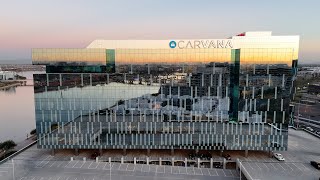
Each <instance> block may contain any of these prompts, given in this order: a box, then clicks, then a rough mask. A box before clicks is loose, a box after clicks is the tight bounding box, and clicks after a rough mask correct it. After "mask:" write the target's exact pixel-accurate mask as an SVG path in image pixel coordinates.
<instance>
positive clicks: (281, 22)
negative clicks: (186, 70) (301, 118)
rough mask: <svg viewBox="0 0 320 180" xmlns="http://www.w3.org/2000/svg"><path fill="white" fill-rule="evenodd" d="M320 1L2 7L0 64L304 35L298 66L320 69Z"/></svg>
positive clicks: (59, 1)
mask: <svg viewBox="0 0 320 180" xmlns="http://www.w3.org/2000/svg"><path fill="white" fill-rule="evenodd" d="M319 7H320V1H319V0H309V1H300V0H291V1H290V0H283V1H277V0H269V1H254V0H243V1H235V0H234V1H233V0H230V1H221V0H220V1H212V0H211V1H210V0H202V1H201V0H199V1H194V0H193V1H189V0H184V1H169V0H161V1H148V0H139V1H130V0H117V1H106V0H95V1H84V0H77V1H65V0H55V1H41V0H28V1H18V0H10V1H4V2H1V6H0V24H1V28H0V63H1V62H4V61H5V62H17V61H26V62H28V61H29V62H31V48H69V47H70V48H71V47H72V48H84V47H86V46H87V45H88V44H89V43H90V42H92V41H93V40H95V39H182V38H188V39H200V38H203V39H204V38H227V37H230V36H233V35H236V34H239V33H241V32H245V31H272V32H273V35H300V53H299V60H300V61H299V63H318V64H319V63H320V51H319V48H318V47H319V45H318V44H319V42H320V24H319V23H318V21H319V20H318V18H319V17H320V11H319V10H318V8H319Z"/></svg>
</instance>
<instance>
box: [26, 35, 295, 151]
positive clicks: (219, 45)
mask: <svg viewBox="0 0 320 180" xmlns="http://www.w3.org/2000/svg"><path fill="white" fill-rule="evenodd" d="M171 41H172V40H168V41H166V40H160V41H157V40H155V41H152V40H144V41H104V40H97V41H94V42H93V43H91V44H90V45H89V46H88V48H86V49H34V50H33V51H32V58H33V62H34V64H45V65H46V66H47V72H46V74H37V75H34V84H35V86H34V88H35V106H36V107H35V109H36V125H37V132H38V136H39V138H40V141H39V143H38V147H39V148H52V149H76V148H77V149H100V148H101V149H199V150H201V149H204V150H218V149H219V150H220V149H226V150H286V149H287V142H288V131H287V129H288V123H289V118H290V117H289V114H290V112H289V111H290V110H289V103H290V100H291V98H292V96H293V81H294V79H295V75H296V69H297V58H298V44H299V37H296V36H271V35H265V34H264V35H261V34H253V35H252V34H250V33H249V34H248V36H246V35H241V36H234V37H232V38H230V39H226V40H225V41H222V40H221V41H220V40H216V41H214V40H201V41H200V40H175V46H171V44H170V42H171ZM189 42H190V43H189ZM210 43H211V45H210ZM112 47H113V48H112Z"/></svg>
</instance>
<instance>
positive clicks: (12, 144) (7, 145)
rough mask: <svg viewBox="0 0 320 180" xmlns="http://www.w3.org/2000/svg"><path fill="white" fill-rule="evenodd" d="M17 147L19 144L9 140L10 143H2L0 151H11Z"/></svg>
mask: <svg viewBox="0 0 320 180" xmlns="http://www.w3.org/2000/svg"><path fill="white" fill-rule="evenodd" d="M16 145H17V144H16V143H15V142H14V141H12V140H8V141H5V142H2V143H0V149H2V150H5V151H7V150H9V149H12V148H14V147H15V146H16Z"/></svg>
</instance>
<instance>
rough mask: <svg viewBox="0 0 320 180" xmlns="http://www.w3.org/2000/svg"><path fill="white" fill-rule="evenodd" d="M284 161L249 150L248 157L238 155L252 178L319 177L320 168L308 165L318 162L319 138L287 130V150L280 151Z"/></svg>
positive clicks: (319, 156)
mask: <svg viewBox="0 0 320 180" xmlns="http://www.w3.org/2000/svg"><path fill="white" fill-rule="evenodd" d="M280 153H281V154H282V155H283V156H284V158H285V162H279V161H277V160H276V159H273V158H269V157H268V153H265V152H254V153H253V152H249V156H248V158H244V157H239V159H240V161H241V162H242V165H243V166H244V168H245V171H247V172H248V173H249V174H250V176H251V178H252V179H261V180H262V179H268V180H269V179H275V180H278V179H281V180H282V179H305V180H307V179H319V178H320V170H317V169H315V168H314V167H312V166H311V165H310V161H311V160H315V161H318V162H320V139H319V138H317V137H314V136H312V135H310V134H308V133H307V132H304V131H296V130H293V129H290V130H289V147H288V151H285V152H280Z"/></svg>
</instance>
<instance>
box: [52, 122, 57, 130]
mask: <svg viewBox="0 0 320 180" xmlns="http://www.w3.org/2000/svg"><path fill="white" fill-rule="evenodd" d="M58 127H59V126H58V124H56V123H55V124H51V131H53V130H56V129H58Z"/></svg>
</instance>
